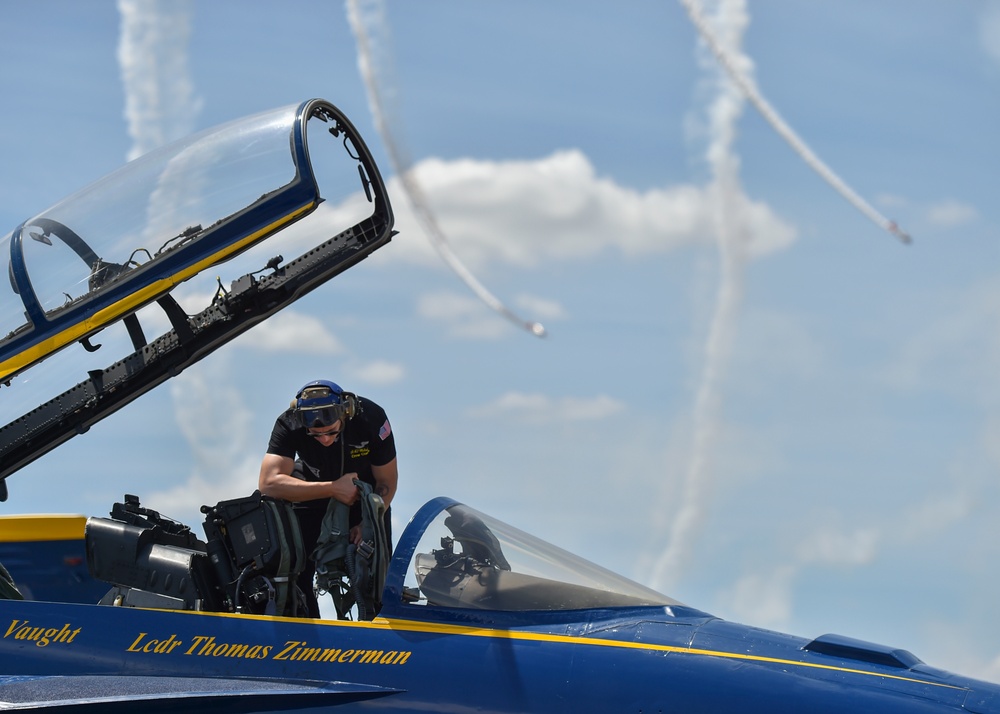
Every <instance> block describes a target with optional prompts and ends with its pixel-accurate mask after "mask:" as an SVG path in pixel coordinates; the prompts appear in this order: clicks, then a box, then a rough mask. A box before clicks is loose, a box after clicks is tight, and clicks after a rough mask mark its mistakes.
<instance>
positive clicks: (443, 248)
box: [347, 0, 546, 337]
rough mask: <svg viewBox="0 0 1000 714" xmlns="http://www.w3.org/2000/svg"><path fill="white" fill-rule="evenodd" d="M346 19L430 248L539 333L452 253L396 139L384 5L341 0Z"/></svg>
mask: <svg viewBox="0 0 1000 714" xmlns="http://www.w3.org/2000/svg"><path fill="white" fill-rule="evenodd" d="M362 3H363V4H364V5H365V6H366V7H365V8H364V10H362V8H361V7H360V6H361V4H362ZM362 14H363V15H364V17H362ZM347 19H348V21H349V22H350V23H351V29H352V30H353V32H354V36H355V38H356V40H357V43H358V68H359V69H360V71H361V77H362V79H363V80H364V83H365V88H366V89H367V90H368V103H369V105H370V106H371V111H372V115H373V116H374V118H375V126H376V127H377V128H378V132H379V134H380V135H381V136H382V141H383V143H384V144H385V147H386V151H387V152H388V154H389V160H390V161H391V162H392V164H393V168H395V170H396V174H397V175H398V176H399V180H400V181H401V182H402V184H403V190H404V191H406V195H407V196H408V197H409V199H410V203H411V204H412V206H413V210H414V212H415V213H416V215H417V218H418V220H419V221H420V223H421V224H422V225H423V227H424V230H425V231H427V235H428V236H430V238H431V243H432V244H433V246H434V248H435V249H436V250H437V252H438V254H439V255H440V256H441V258H442V259H443V260H444V262H445V263H447V265H448V267H450V268H451V269H452V270H453V271H454V272H455V274H456V275H458V277H459V278H461V279H462V281H463V282H464V283H465V284H466V285H467V286H468V287H469V289H471V290H472V292H474V293H475V294H476V296H477V297H479V299H480V300H482V301H483V302H484V303H486V305H488V306H489V307H490V308H491V309H492V310H495V311H496V312H498V313H500V314H501V315H503V316H504V317H506V318H507V319H508V320H510V321H511V322H513V323H514V324H515V325H517V326H518V327H521V328H523V329H525V330H527V331H528V332H530V333H532V334H533V335H537V336H538V337H544V336H545V334H546V332H545V327H543V326H542V324H541V323H539V322H531V321H528V320H524V319H523V318H521V317H519V316H518V315H516V314H515V313H514V312H512V311H511V310H510V309H509V308H508V307H507V306H506V305H504V304H503V303H502V302H501V301H500V300H499V299H498V298H497V297H496V296H494V295H493V294H492V293H491V292H490V291H489V290H487V289H486V288H485V287H484V286H483V285H482V283H480V282H479V281H478V280H477V279H476V276H474V275H473V274H472V273H471V272H470V271H469V269H468V268H466V267H465V265H464V264H463V263H462V261H460V260H459V259H458V256H456V255H455V253H454V252H453V251H452V249H451V246H450V245H449V243H448V239H447V238H446V237H445V234H444V231H442V230H441V226H440V225H439V224H438V221H437V218H436V217H435V216H434V212H433V211H431V208H430V204H429V203H428V201H427V199H426V197H425V196H424V193H423V190H422V189H421V187H420V184H419V182H418V181H417V178H416V176H415V175H414V173H413V171H412V170H411V169H412V167H413V162H412V160H411V159H410V157H409V156H408V154H407V152H406V150H405V147H404V146H403V144H402V139H401V138H400V133H399V132H397V131H395V130H394V128H393V126H392V118H393V117H395V116H398V112H397V111H395V110H394V107H392V106H391V104H392V100H393V99H394V97H395V91H394V83H393V82H391V81H387V79H391V63H390V62H389V60H388V57H387V55H388V52H389V50H388V47H389V37H388V35H389V31H388V26H387V24H386V22H385V7H384V6H383V4H382V2H381V0H347ZM369 27H372V28H374V29H375V33H374V34H376V35H378V37H379V42H378V50H379V52H380V55H381V57H380V58H378V59H380V60H381V61H378V59H377V58H376V56H375V53H374V51H373V50H374V49H375V43H373V42H372V37H371V35H370V34H369V29H368V28H369Z"/></svg>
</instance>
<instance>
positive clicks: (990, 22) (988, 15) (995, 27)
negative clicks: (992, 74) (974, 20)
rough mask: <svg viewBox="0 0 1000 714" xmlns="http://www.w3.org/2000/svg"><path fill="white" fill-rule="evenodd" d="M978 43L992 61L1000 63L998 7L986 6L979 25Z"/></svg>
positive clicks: (999, 10) (999, 12) (999, 9)
mask: <svg viewBox="0 0 1000 714" xmlns="http://www.w3.org/2000/svg"><path fill="white" fill-rule="evenodd" d="M979 42H980V44H981V45H982V47H983V50H984V51H985V52H986V54H988V55H989V56H990V57H991V58H992V59H993V60H995V61H997V62H1000V7H998V6H997V5H995V4H988V5H987V6H986V9H985V10H984V12H983V16H982V19H981V21H980V23H979Z"/></svg>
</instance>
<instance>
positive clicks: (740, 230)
mask: <svg viewBox="0 0 1000 714" xmlns="http://www.w3.org/2000/svg"><path fill="white" fill-rule="evenodd" d="M718 14H719V17H718V24H719V26H720V28H721V29H722V30H723V31H724V32H725V42H726V43H727V45H729V46H730V47H731V48H732V49H733V50H734V51H735V52H739V47H740V42H741V41H742V36H743V31H744V29H745V28H746V25H747V23H748V21H749V18H748V16H747V12H746V2H745V0H722V1H721V5H720V7H719V13H718ZM740 61H741V62H742V63H743V64H745V65H746V66H747V67H748V68H749V66H750V60H749V59H748V58H746V57H745V56H743V55H740ZM742 112H743V96H742V95H741V94H740V92H739V90H738V89H737V88H736V87H735V86H734V85H733V84H732V83H731V82H727V81H726V80H725V78H724V77H721V76H720V77H719V91H718V94H717V96H716V98H715V99H714V101H713V102H712V104H711V105H710V107H709V125H710V135H711V136H712V137H713V138H712V141H711V143H710V144H709V147H708V152H707V159H708V163H709V166H710V167H711V169H712V176H713V179H712V184H711V186H710V187H709V193H710V196H711V200H712V203H713V205H714V207H715V210H714V211H713V217H714V221H715V235H716V243H717V244H718V247H719V257H720V271H721V276H720V281H719V289H718V292H717V293H716V299H715V309H714V311H713V315H712V321H711V324H710V327H709V332H708V337H707V339H706V342H705V356H704V363H703V366H702V374H701V381H700V384H699V387H698V392H697V396H696V398H695V405H694V414H693V421H694V425H693V428H694V438H693V443H692V447H691V456H690V461H689V462H688V467H687V471H686V473H685V477H684V481H683V484H682V493H681V503H682V506H681V509H680V510H679V512H678V513H677V515H676V516H675V518H674V520H673V523H672V525H671V530H670V537H669V540H668V545H667V549H666V550H665V551H664V552H663V554H662V555H661V556H660V558H659V560H658V561H657V563H656V565H655V567H654V569H653V576H652V584H653V586H654V587H657V588H659V589H661V590H664V591H666V588H667V587H669V586H670V585H671V583H672V582H673V580H674V579H675V578H676V577H677V574H678V572H679V571H680V569H681V568H682V567H683V565H684V561H685V558H686V556H687V553H688V552H689V550H690V543H691V540H692V538H693V537H694V535H695V533H696V532H697V530H698V528H699V527H700V525H701V522H702V520H703V519H704V511H705V508H704V502H705V500H706V499H707V497H708V496H709V495H710V490H711V469H710V463H709V457H710V454H711V452H712V446H713V445H714V443H715V441H716V437H717V421H718V406H719V401H720V391H721V383H722V380H723V377H724V375H725V370H726V365H727V362H728V357H729V353H730V348H731V344H732V338H733V333H734V329H735V323H736V315H737V313H738V310H739V306H740V301H741V298H742V294H743V266H744V264H745V259H746V246H747V241H748V238H749V236H748V234H747V231H746V225H747V223H746V220H745V206H746V199H745V198H744V195H743V191H742V189H741V186H740V181H739V158H738V157H737V156H735V155H734V154H733V152H732V145H733V142H734V138H735V129H736V122H737V120H738V119H739V117H740V115H741V114H742Z"/></svg>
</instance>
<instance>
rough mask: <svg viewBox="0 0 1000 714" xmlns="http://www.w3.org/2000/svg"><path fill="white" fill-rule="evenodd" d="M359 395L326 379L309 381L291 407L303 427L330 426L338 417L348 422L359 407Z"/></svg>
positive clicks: (296, 396)
mask: <svg viewBox="0 0 1000 714" xmlns="http://www.w3.org/2000/svg"><path fill="white" fill-rule="evenodd" d="M356 400H357V397H355V396H354V395H353V394H351V393H350V392H345V391H344V390H343V389H341V388H340V387H339V386H338V385H336V384H334V383H333V382H327V381H326V380H322V379H320V380H316V381H315V382H309V384H307V385H305V386H304V387H302V389H300V390H299V391H298V393H297V394H296V395H295V399H293V400H292V405H291V408H292V410H293V411H294V414H295V417H296V418H297V419H298V422H299V426H301V427H302V428H303V429H317V428H320V427H324V426H330V425H331V424H333V423H334V422H335V421H337V420H338V419H339V420H341V421H342V422H344V423H346V422H347V420H348V419H350V418H351V417H353V416H354V413H355V411H356V409H357V401H356Z"/></svg>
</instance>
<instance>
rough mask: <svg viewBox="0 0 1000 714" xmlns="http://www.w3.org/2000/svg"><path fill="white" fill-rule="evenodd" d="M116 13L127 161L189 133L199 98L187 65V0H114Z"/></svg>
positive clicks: (188, 21)
mask: <svg viewBox="0 0 1000 714" xmlns="http://www.w3.org/2000/svg"><path fill="white" fill-rule="evenodd" d="M118 14H119V15H120V16H121V35H120V37H119V41H118V65H119V67H120V68H121V73H122V84H123V85H124V88H125V119H126V121H127V122H128V132H129V136H130V137H131V139H132V148H131V149H130V150H129V152H128V157H127V158H128V160H129V161H131V160H132V159H135V158H138V157H139V156H142V155H143V154H146V153H148V152H150V151H152V150H153V149H155V148H157V147H159V146H162V145H164V144H166V143H168V142H170V141H173V140H175V139H180V138H181V137H183V136H187V135H188V134H190V133H191V131H192V129H193V128H194V125H195V117H196V116H197V115H198V112H199V111H200V110H201V102H200V101H199V100H198V99H197V98H196V97H195V94H194V85H193V84H192V82H191V79H190V76H191V73H190V71H189V70H188V51H187V45H188V41H189V39H190V36H191V2H190V0H118Z"/></svg>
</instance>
